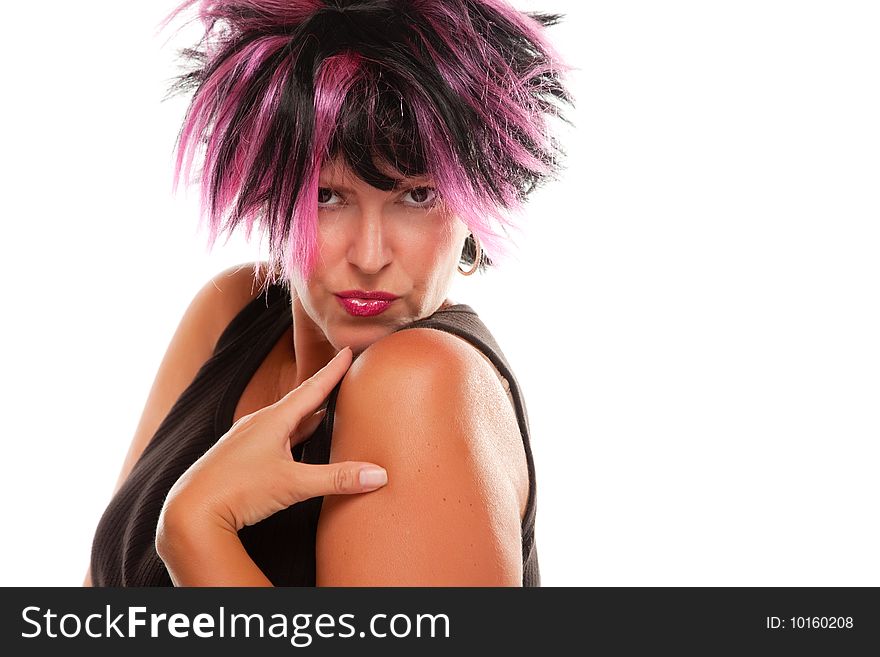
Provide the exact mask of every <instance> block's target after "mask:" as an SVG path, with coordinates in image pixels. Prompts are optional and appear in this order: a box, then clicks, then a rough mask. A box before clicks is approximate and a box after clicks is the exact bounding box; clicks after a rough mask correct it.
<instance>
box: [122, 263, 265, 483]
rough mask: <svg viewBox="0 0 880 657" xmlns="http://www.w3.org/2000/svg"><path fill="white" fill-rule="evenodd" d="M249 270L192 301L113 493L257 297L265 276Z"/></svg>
mask: <svg viewBox="0 0 880 657" xmlns="http://www.w3.org/2000/svg"><path fill="white" fill-rule="evenodd" d="M254 265H255V263H246V264H243V265H237V266H234V267H230V268H229V269H226V270H224V271H222V272H220V273H219V274H217V275H216V276H214V277H212V278H211V279H210V280H209V281H208V282H207V283H205V284H204V285H203V286H202V288H201V289H200V290H199V291H198V292H197V293H196V294H195V296H194V297H193V299H192V301H191V302H190V304H189V307H188V308H187V309H186V312H184V314H183V317H182V318H181V320H180V323H179V324H178V326H177V329H176V331H175V332H174V335H173V337H172V338H171V341H170V343H169V344H168V347H167V349H166V351H165V355H164V356H163V358H162V362H161V364H160V365H159V369H158V372H157V373H156V378H155V379H154V381H153V385H152V388H151V389H150V393H149V395H148V397H147V401H146V404H145V405H144V409H143V412H142V413H141V418H140V421H139V422H138V425H137V429H136V430H135V433H134V437H133V438H132V441H131V445H130V446H129V449H128V453H127V454H126V457H125V460H124V462H123V465H122V469H121V471H120V473H119V477H118V479H117V481H116V487H115V489H114V492H115V491H117V490H119V488H120V486H122V484H123V483H124V482H125V480H126V479H127V478H128V475H129V474H130V473H131V470H132V468H133V467H134V465H135V463H137V461H138V459H139V458H140V456H141V454H142V453H143V451H144V449H145V448H146V446H147V444H148V443H149V442H150V440H151V438H152V437H153V435H154V434H155V433H156V430H157V429H158V428H159V425H160V424H161V423H162V420H164V419H165V416H166V415H168V412H169V411H170V410H171V407H172V406H173V405H174V403H175V402H176V401H177V399H178V398H179V397H180V395H181V394H182V393H183V391H184V390H185V389H186V388H187V387H188V386H189V384H190V383H192V380H193V379H194V378H195V375H196V374H197V373H198V371H199V369H200V368H201V367H202V365H203V364H204V363H205V361H207V360H208V359H209V358H210V357H211V354H212V353H213V351H214V347H215V346H216V343H217V340H218V339H219V337H220V335H221V333H222V332H223V330H224V328H225V327H226V326H227V325H228V323H229V322H230V321H232V319H233V318H234V317H235V315H236V314H237V313H238V312H239V311H240V310H241V309H242V308H243V307H244V306H245V305H246V304H247V302H248V301H249V300H251V299H252V298H253V297H254V296H255V295H256V294H257V293H258V292H259V289H260V285H261V284H262V282H263V281H262V280H260V279H259V276H260V274H261V273H262V274H265V270H264V269H260V270H255V266H254ZM261 267H262V265H261ZM255 271H257V277H256V278H255Z"/></svg>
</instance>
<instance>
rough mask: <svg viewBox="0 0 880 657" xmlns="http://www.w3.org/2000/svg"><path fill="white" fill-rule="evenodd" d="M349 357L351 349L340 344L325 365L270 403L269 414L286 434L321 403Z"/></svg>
mask: <svg viewBox="0 0 880 657" xmlns="http://www.w3.org/2000/svg"><path fill="white" fill-rule="evenodd" d="M351 358H352V356H351V348H350V347H343V348H342V350H341V351H340V352H339V353H338V354H336V355H335V356H334V357H333V358H331V359H330V362H328V363H327V364H326V365H325V366H324V367H322V368H321V369H319V370H318V371H317V372H315V373H314V374H313V375H312V376H310V377H309V378H308V379H306V380H305V381H303V382H302V383H301V384H300V385H299V386H297V387H296V388H294V389H293V390H291V391H290V392H288V393H287V394H286V395H285V396H284V397H282V398H281V399H279V400H278V401H277V402H275V403H274V404H272V406H271V408H272V411H273V412H272V415H274V416H276V417H278V418H279V422H281V423H282V424H283V426H284V428H285V429H286V430H287V435H288V436H289V435H290V434H292V433H293V432H294V431H295V430H296V427H297V425H298V424H299V423H300V421H301V420H302V419H303V418H304V417H306V416H307V415H308V414H310V413H312V412H314V411H316V410H317V409H318V407H319V406H320V405H321V404H322V403H323V402H324V400H325V399H326V398H327V395H329V394H330V391H331V390H333V387H334V386H335V385H336V384H337V383H339V380H340V379H342V377H343V375H344V374H345V372H346V371H347V370H348V367H349V365H351Z"/></svg>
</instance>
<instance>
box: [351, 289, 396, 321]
mask: <svg viewBox="0 0 880 657" xmlns="http://www.w3.org/2000/svg"><path fill="white" fill-rule="evenodd" d="M336 298H337V299H339V303H340V304H341V305H342V307H343V308H345V311H346V312H347V313H348V314H349V315H352V316H354V317H373V316H374V315H378V314H380V313H383V312H385V311H386V310H387V309H388V306H390V305H391V303H392V302H393V301H394V300H395V299H397V298H399V297H398V296H397V295H396V294H391V293H390V292H382V291H381V290H379V291H373V292H367V291H365V290H344V291H343V292H337V293H336Z"/></svg>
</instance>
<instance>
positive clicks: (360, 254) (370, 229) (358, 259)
mask: <svg viewBox="0 0 880 657" xmlns="http://www.w3.org/2000/svg"><path fill="white" fill-rule="evenodd" d="M348 261H349V262H350V263H351V264H352V265H354V266H355V267H357V268H358V269H360V270H361V271H363V272H364V273H365V274H378V273H379V272H380V271H382V269H383V268H384V267H385V266H386V265H387V264H388V263H389V262H391V248H390V245H389V244H388V235H387V231H386V229H385V226H384V222H383V219H382V211H381V210H380V209H378V208H368V207H363V208H362V209H361V210H360V211H359V216H358V217H356V218H355V220H354V221H353V222H352V230H351V236H350V240H349V245H348Z"/></svg>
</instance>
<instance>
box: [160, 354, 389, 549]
mask: <svg viewBox="0 0 880 657" xmlns="http://www.w3.org/2000/svg"><path fill="white" fill-rule="evenodd" d="M351 360H352V356H351V349H350V348H348V347H346V348H344V349H343V350H342V351H340V352H339V353H338V354H336V356H334V357H333V359H332V360H330V362H329V363H327V365H325V366H324V367H323V368H322V369H321V370H319V371H318V372H316V373H315V375H314V376H312V377H311V378H310V379H307V380H306V381H303V383H302V385H300V386H299V387H297V388H296V389H294V390H292V391H291V392H289V393H288V394H287V395H285V396H284V397H283V398H281V399H280V400H278V401H277V402H275V403H274V404H271V405H270V406H266V407H265V408H262V409H260V410H258V411H256V412H254V413H251V414H250V415H245V416H244V417H242V418H241V419H239V420H238V421H237V422H236V423H235V424H234V425H232V427H231V428H230V429H229V431H227V432H226V433H225V434H224V435H223V436H222V437H221V438H220V440H218V441H217V443H216V444H214V445H213V446H212V447H211V448H210V449H209V450H208V451H207V452H205V454H204V455H203V456H202V457H201V458H200V459H198V460H197V461H196V462H195V463H193V464H192V466H190V468H189V469H188V470H187V471H186V472H184V473H183V475H182V476H181V477H180V479H178V480H177V482H175V484H174V486H172V487H171V490H170V491H169V493H168V496H167V497H166V499H165V504H164V506H163V507H162V512H161V514H160V521H159V524H160V526H163V525H165V524H166V523H165V522H163V520H165V519H166V518H165V517H166V516H169V515H174V516H175V517H177V518H181V519H182V520H183V523H182V524H184V525H187V526H201V527H203V525H201V522H202V521H205V520H206V521H208V522H209V523H211V524H212V525H214V526H216V527H219V528H222V529H226V530H229V531H232V532H237V531H238V530H240V529H241V528H242V527H244V526H246V525H253V524H255V523H257V522H259V521H260V520H263V519H264V518H267V517H269V516H270V515H272V514H274V513H276V512H278V511H280V510H282V509H286V508H287V507H289V506H291V505H292V504H294V503H296V502H300V501H302V500H307V499H309V498H311V497H317V496H319V495H331V494H350V493H363V492H367V491H371V490H375V489H376V488H379V487H381V486H384V485H385V483H386V482H387V476H386V475H385V470H384V469H382V468H378V466H375V465H374V464H372V463H366V462H358V461H345V462H342V463H331V464H328V465H310V464H305V463H299V462H297V461H294V460H293V456H292V455H291V452H290V450H291V447H292V446H293V445H296V444H297V443H299V442H301V441H302V440H304V439H305V438H306V437H308V436H310V435H311V434H312V433H313V432H314V431H315V429H317V427H318V425H319V424H320V422H321V420H322V419H323V416H324V413H325V411H324V409H322V410H319V411H317V412H315V409H316V408H318V407H319V406H320V405H321V403H322V402H323V401H324V399H326V397H327V395H329V394H330V391H331V390H332V389H333V387H334V386H335V385H336V383H337V382H338V381H339V380H340V379H341V378H342V376H343V375H344V374H345V372H346V371H347V370H348V367H349V365H351ZM371 469H377V470H378V473H379V474H378V475H377V477H378V478H377V479H376V478H374V479H372V480H371V481H368V482H367V483H366V484H362V483H361V480H360V478H359V475H360V474H361V473H363V472H364V471H365V470H367V471H369V470H371ZM167 524H170V523H167ZM177 526H178V527H180V526H181V524H180V523H178V524H177Z"/></svg>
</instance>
